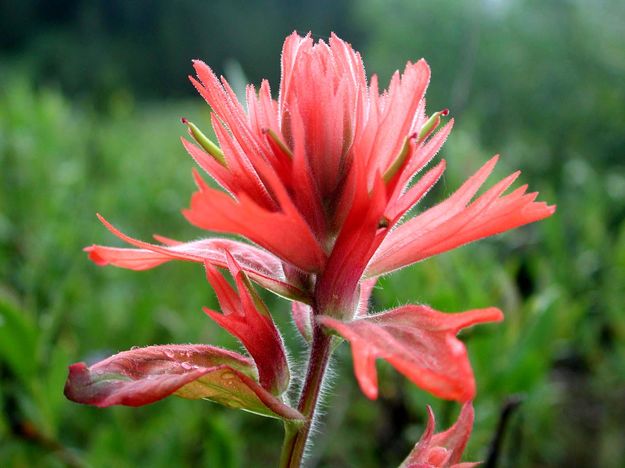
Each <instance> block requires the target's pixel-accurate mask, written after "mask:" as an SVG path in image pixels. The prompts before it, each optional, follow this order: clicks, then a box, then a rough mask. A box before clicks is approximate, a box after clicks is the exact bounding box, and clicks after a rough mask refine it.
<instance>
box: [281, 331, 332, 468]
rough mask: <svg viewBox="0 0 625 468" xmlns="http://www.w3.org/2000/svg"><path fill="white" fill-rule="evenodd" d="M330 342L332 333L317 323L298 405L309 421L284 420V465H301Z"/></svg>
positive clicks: (329, 349) (326, 364)
mask: <svg viewBox="0 0 625 468" xmlns="http://www.w3.org/2000/svg"><path fill="white" fill-rule="evenodd" d="M331 342H332V337H331V336H328V335H326V333H325V332H324V331H323V330H322V329H321V327H320V326H319V325H316V324H315V325H314V328H313V339H312V344H311V347H310V358H309V360H308V369H307V371H306V379H305V380H304V385H303V387H302V393H301V395H300V399H299V404H298V406H297V409H298V410H299V412H300V413H302V414H303V415H304V416H305V417H306V422H305V423H304V424H303V425H301V426H299V427H295V426H293V425H290V424H289V423H288V422H287V423H285V434H284V444H283V445H282V456H281V458H280V467H281V468H298V467H299V466H301V462H302V457H303V456H304V450H305V449H306V441H307V440H308V435H309V433H310V428H311V426H312V423H313V421H314V417H315V410H316V408H317V403H318V401H319V390H320V389H321V384H322V382H323V376H324V374H325V371H326V369H327V367H328V362H329V360H330V354H331V353H332V348H331Z"/></svg>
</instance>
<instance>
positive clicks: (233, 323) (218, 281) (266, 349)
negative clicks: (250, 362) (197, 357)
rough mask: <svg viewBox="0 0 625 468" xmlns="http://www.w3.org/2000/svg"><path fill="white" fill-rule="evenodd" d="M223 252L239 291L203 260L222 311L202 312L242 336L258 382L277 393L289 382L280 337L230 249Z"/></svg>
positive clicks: (286, 363)
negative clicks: (254, 366)
mask: <svg viewBox="0 0 625 468" xmlns="http://www.w3.org/2000/svg"><path fill="white" fill-rule="evenodd" d="M226 256H227V259H228V268H229V270H230V273H231V274H232V277H233V278H234V281H235V283H236V286H237V290H238V294H237V292H236V291H235V290H234V289H233V288H232V286H230V284H229V283H228V282H227V281H226V279H225V278H224V277H223V276H222V275H221V273H220V272H219V271H218V270H217V268H215V267H214V266H212V265H211V264H210V263H206V264H205V266H206V277H207V279H208V282H209V283H210V284H211V286H212V287H213V289H214V290H215V293H216V294H217V298H218V299H219V304H220V305H221V310H222V312H223V313H221V314H220V313H218V312H216V311H214V310H211V309H208V308H204V312H206V314H207V315H209V316H210V317H211V318H212V319H213V320H214V321H215V322H217V323H218V324H219V325H220V326H221V327H223V328H224V329H226V330H227V331H228V332H230V333H231V334H232V335H234V336H236V337H237V338H238V339H239V340H241V343H243V345H244V346H245V348H246V349H247V350H248V352H249V353H250V355H251V356H252V357H253V358H254V361H255V362H256V367H257V368H258V377H259V382H260V384H261V385H262V386H263V387H264V388H265V389H267V390H269V391H270V392H272V393H274V394H278V395H279V394H281V393H283V392H284V391H285V390H286V389H287V387H288V386H289V366H288V362H287V359H286V352H285V350H284V344H283V342H282V337H281V336H280V333H279V332H278V330H277V328H276V326H275V324H274V323H273V320H272V318H271V315H270V313H269V311H268V310H267V307H266V306H265V304H264V303H263V301H262V300H261V298H260V296H259V295H258V294H257V293H256V291H254V289H253V287H252V285H251V284H249V282H248V280H247V278H246V277H245V275H244V273H243V271H242V270H241V268H240V267H239V265H238V264H237V262H236V260H235V259H234V258H233V257H232V255H230V254H229V253H226Z"/></svg>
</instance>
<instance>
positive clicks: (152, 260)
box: [84, 215, 310, 302]
mask: <svg viewBox="0 0 625 468" xmlns="http://www.w3.org/2000/svg"><path fill="white" fill-rule="evenodd" d="M98 218H99V219H100V221H101V222H102V223H103V224H104V225H105V226H106V228H107V229H108V230H109V231H111V232H112V233H113V234H115V235H116V236H117V237H119V238H120V239H122V240H123V241H125V242H128V243H129V244H131V245H134V246H135V247H138V248H137V249H127V248H119V247H106V246H102V245H92V246H89V247H86V248H85V249H84V250H85V252H87V253H88V254H89V258H90V259H91V261H93V262H94V263H95V264H97V265H115V266H117V267H120V268H127V269H130V270H148V269H150V268H154V267H157V266H159V265H161V264H163V263H166V262H169V261H171V260H185V261H189V262H197V263H204V262H209V263H211V264H213V265H217V266H219V267H227V265H228V262H227V260H226V254H225V252H226V251H227V252H230V254H231V255H232V256H233V257H234V258H235V259H236V261H237V263H238V264H239V265H240V266H241V268H242V269H243V271H245V273H246V274H248V275H249V277H250V278H251V279H252V280H253V281H254V282H256V283H258V284H259V285H261V286H262V287H264V288H266V289H268V290H270V291H272V292H274V293H276V294H278V295H280V296H283V297H286V298H288V299H295V300H298V301H304V302H308V301H309V300H310V299H309V297H308V296H309V295H308V294H307V293H306V292H304V291H303V290H302V289H301V288H299V287H297V286H296V285H294V284H292V283H290V282H289V281H288V280H287V279H286V278H285V274H284V270H283V267H282V262H281V261H280V259H278V258H277V257H276V256H274V255H272V254H270V253H269V252H266V251H264V250H261V249H259V248H258V247H254V246H252V245H249V244H244V243H243V242H239V241H235V240H231V239H220V238H212V239H201V240H197V241H193V242H185V243H182V242H177V241H174V240H172V239H167V238H163V237H161V236H155V237H157V240H158V241H160V242H161V243H162V244H163V245H155V244H150V243H148V242H143V241H140V240H138V239H134V238H132V237H130V236H127V235H126V234H124V233H122V232H121V231H119V230H118V229H116V228H115V227H114V226H113V225H111V224H110V223H109V222H108V221H106V220H105V219H104V218H103V217H102V216H100V215H98Z"/></svg>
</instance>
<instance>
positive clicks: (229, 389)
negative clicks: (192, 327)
mask: <svg viewBox="0 0 625 468" xmlns="http://www.w3.org/2000/svg"><path fill="white" fill-rule="evenodd" d="M256 375H257V370H256V368H255V367H254V364H253V362H252V361H251V360H250V359H248V358H246V357H243V356H241V355H240V354H237V353H234V352H232V351H227V350H225V349H220V348H216V347H214V346H205V345H166V346H149V347H147V348H137V349H132V350H130V351H124V352H122V353H119V354H116V355H114V356H111V357H110V358H108V359H106V360H104V361H101V362H99V363H97V364H95V365H93V366H91V367H87V366H86V365H85V364H84V363H82V362H80V363H77V364H73V365H72V366H70V368H69V377H68V379H67V383H66V384H65V396H67V398H69V399H70V400H73V401H75V402H77V403H84V404H88V405H94V406H100V407H106V406H111V405H126V406H142V405H147V404H150V403H154V402H155V401H158V400H161V399H162V398H165V397H167V396H169V395H176V396H180V397H183V398H188V399H192V400H196V399H208V400H213V401H215V402H218V403H221V404H223V405H225V406H228V407H231V408H240V409H244V410H247V411H251V412H254V413H258V414H262V415H264V416H270V417H276V418H284V419H293V420H297V419H302V416H301V415H300V414H299V413H298V412H297V411H295V410H294V409H292V408H289V407H288V406H286V405H285V404H283V403H282V402H281V401H280V400H279V399H278V398H276V397H274V396H273V395H272V394H271V393H269V392H268V391H267V390H265V389H264V388H263V387H261V386H260V385H259V384H258V383H257V381H256Z"/></svg>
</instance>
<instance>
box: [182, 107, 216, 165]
mask: <svg viewBox="0 0 625 468" xmlns="http://www.w3.org/2000/svg"><path fill="white" fill-rule="evenodd" d="M180 120H181V121H182V123H183V124H184V125H186V126H187V128H188V129H189V135H191V136H192V137H193V139H194V140H195V141H196V142H197V144H198V145H200V146H201V147H202V148H204V150H205V151H206V152H207V153H208V154H210V155H211V156H212V157H213V158H214V159H215V161H217V162H218V163H219V164H221V165H222V166H224V167H227V164H226V158H225V157H224V153H223V151H221V148H219V146H217V145H216V144H215V143H213V142H212V141H211V140H210V138H208V137H207V136H206V135H204V134H203V133H202V131H201V130H200V129H199V128H197V126H196V125H195V124H194V123H193V122H189V121H188V120H187V119H185V118H184V117H183V118H182V119H180Z"/></svg>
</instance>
